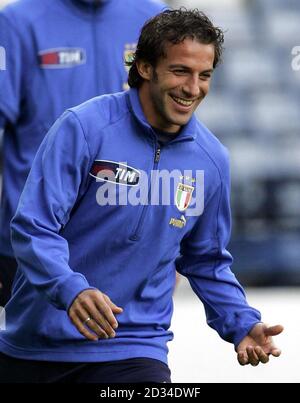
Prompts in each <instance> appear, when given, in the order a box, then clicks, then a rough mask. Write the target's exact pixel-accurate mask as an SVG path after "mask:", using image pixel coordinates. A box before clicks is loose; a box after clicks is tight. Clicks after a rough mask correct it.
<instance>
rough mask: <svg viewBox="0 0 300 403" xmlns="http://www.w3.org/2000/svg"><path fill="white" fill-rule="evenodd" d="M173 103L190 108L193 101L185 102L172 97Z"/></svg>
mask: <svg viewBox="0 0 300 403" xmlns="http://www.w3.org/2000/svg"><path fill="white" fill-rule="evenodd" d="M172 98H173V99H174V101H176V102H178V103H179V104H180V105H183V106H191V105H192V103H193V101H186V100H185V99H182V98H177V97H172Z"/></svg>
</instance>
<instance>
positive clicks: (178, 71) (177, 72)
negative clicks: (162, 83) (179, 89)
mask: <svg viewBox="0 0 300 403" xmlns="http://www.w3.org/2000/svg"><path fill="white" fill-rule="evenodd" d="M173 73H174V74H178V75H181V74H185V70H173Z"/></svg>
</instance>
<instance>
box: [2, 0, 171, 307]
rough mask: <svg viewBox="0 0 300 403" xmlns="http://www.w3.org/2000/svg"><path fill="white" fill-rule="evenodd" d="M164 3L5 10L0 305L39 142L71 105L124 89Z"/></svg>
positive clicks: (87, 2)
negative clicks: (130, 60) (138, 46)
mask: <svg viewBox="0 0 300 403" xmlns="http://www.w3.org/2000/svg"><path fill="white" fill-rule="evenodd" d="M163 8H164V5H163V4H162V3H159V2H158V1H154V0H143V1H135V0H43V1H41V0H21V1H17V2H15V3H13V4H11V5H9V6H7V7H6V8H5V9H4V10H2V11H1V13H0V46H1V47H2V48H4V49H5V51H6V70H4V71H2V70H0V131H1V128H5V133H4V144H3V169H4V173H3V192H2V198H1V207H0V284H1V283H3V284H2V286H3V288H2V291H1V290H0V305H5V303H6V302H7V300H8V298H9V296H10V288H11V283H12V280H13V277H14V274H15V270H16V266H17V263H16V261H15V259H14V256H13V251H12V247H11V242H10V230H9V223H10V221H11V219H12V217H13V215H14V213H15V211H16V207H17V204H18V200H19V197H20V194H21V191H22V189H23V186H24V184H25V181H26V178H27V175H28V173H29V170H30V167H31V164H32V161H33V158H34V155H35V153H36V151H37V149H38V147H39V145H40V143H41V141H42V140H43V138H44V136H45V134H46V133H47V131H48V129H49V128H50V127H51V125H52V124H53V122H54V121H55V120H56V119H57V118H58V117H59V116H60V115H61V114H62V113H63V112H64V110H66V109H67V108H69V107H72V106H75V105H78V104H80V103H82V102H84V101H86V100H87V99H89V98H92V97H94V96H97V95H101V94H105V93H112V92H118V91H122V90H123V89H125V88H126V83H127V71H126V69H125V67H124V58H126V57H127V56H128V55H129V54H130V52H132V51H133V50H134V47H135V43H136V41H137V39H138V35H139V32H140V29H141V27H142V25H143V24H144V22H145V21H146V20H147V19H148V18H150V17H151V16H153V15H155V14H157V13H158V12H159V11H161V10H162V9H163ZM116 24H117V27H116V29H114V27H115V25H116Z"/></svg>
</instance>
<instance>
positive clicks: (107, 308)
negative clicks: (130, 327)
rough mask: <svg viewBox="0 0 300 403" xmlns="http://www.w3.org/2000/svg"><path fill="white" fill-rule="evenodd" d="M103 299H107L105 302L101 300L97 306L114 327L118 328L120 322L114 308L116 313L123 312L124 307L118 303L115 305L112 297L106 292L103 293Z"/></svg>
mask: <svg viewBox="0 0 300 403" xmlns="http://www.w3.org/2000/svg"><path fill="white" fill-rule="evenodd" d="M103 299H104V301H105V304H100V303H99V302H97V307H98V309H99V310H100V311H101V312H102V314H103V315H104V316H105V318H106V320H107V321H108V323H109V324H110V325H111V326H112V327H113V328H114V329H116V328H117V327H118V322H117V320H116V318H115V316H114V314H113V312H112V310H114V311H115V313H121V312H123V309H122V308H120V307H118V306H117V305H115V304H114V303H113V302H112V301H111V300H110V298H109V297H108V296H107V295H105V294H103Z"/></svg>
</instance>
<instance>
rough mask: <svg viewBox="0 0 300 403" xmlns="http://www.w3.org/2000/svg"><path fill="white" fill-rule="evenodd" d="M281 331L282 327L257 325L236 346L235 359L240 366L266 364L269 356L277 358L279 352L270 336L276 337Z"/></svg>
mask: <svg viewBox="0 0 300 403" xmlns="http://www.w3.org/2000/svg"><path fill="white" fill-rule="evenodd" d="M282 331H283V326H281V325H275V326H267V325H266V324H265V323H257V324H256V325H255V326H254V327H253V328H252V329H251V331H250V332H249V333H248V335H247V336H246V337H244V338H243V340H242V341H241V342H240V344H239V345H238V346H237V349H236V351H237V359H238V362H239V363H240V364H241V365H247V364H251V365H252V366H254V367H255V366H256V365H258V364H259V363H260V362H261V363H262V364H266V363H267V362H268V361H269V356H270V355H273V356H274V357H279V356H280V354H281V351H280V349H279V348H277V347H276V346H275V344H274V342H273V338H272V336H277V335H278V334H280V333H281V332H282Z"/></svg>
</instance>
